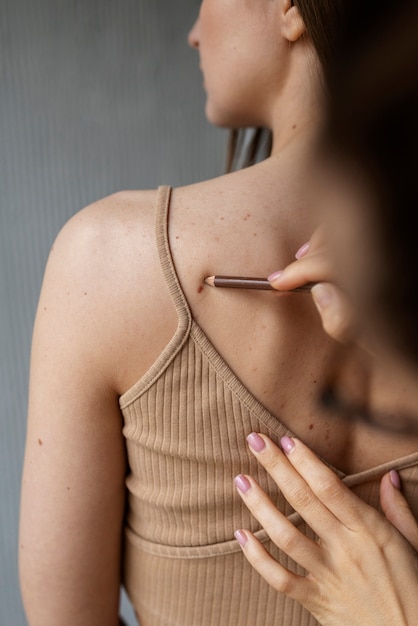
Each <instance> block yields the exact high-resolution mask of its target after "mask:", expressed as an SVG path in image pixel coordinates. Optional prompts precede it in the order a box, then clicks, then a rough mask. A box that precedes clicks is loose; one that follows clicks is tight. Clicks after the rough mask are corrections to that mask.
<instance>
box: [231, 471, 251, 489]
mask: <svg viewBox="0 0 418 626" xmlns="http://www.w3.org/2000/svg"><path fill="white" fill-rule="evenodd" d="M234 483H235V487H236V488H237V489H239V490H240V491H241V493H247V491H249V489H250V488H251V484H250V481H249V480H248V478H246V477H245V476H243V475H242V474H240V475H239V476H235V478H234Z"/></svg>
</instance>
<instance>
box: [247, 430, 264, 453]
mask: <svg viewBox="0 0 418 626" xmlns="http://www.w3.org/2000/svg"><path fill="white" fill-rule="evenodd" d="M247 441H248V445H249V446H250V448H251V449H252V450H254V452H261V451H262V450H264V448H265V447H266V442H265V441H264V439H262V438H261V437H260V435H258V434H257V433H251V435H248V437H247Z"/></svg>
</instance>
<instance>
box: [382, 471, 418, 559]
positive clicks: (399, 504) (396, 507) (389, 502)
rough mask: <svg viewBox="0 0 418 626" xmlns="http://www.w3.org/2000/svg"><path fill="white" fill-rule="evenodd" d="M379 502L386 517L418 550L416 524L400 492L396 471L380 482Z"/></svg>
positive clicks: (417, 527) (417, 525) (417, 528)
mask: <svg viewBox="0 0 418 626" xmlns="http://www.w3.org/2000/svg"><path fill="white" fill-rule="evenodd" d="M380 504H381V506H382V510H383V512H384V514H385V515H386V517H387V519H388V520H389V521H390V522H391V524H393V526H395V528H397V530H399V532H400V533H401V534H402V535H403V536H404V537H405V539H406V540H407V541H409V543H410V544H411V545H412V547H413V548H414V550H417V551H418V524H417V521H416V519H415V517H414V515H413V513H412V511H411V509H410V508H409V504H408V502H407V501H406V500H405V497H404V496H403V494H402V492H401V483H400V477H399V474H398V472H395V473H393V472H391V473H390V474H386V475H385V476H384V477H383V478H382V481H381V483H380Z"/></svg>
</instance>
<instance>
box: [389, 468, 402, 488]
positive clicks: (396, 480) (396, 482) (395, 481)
mask: <svg viewBox="0 0 418 626" xmlns="http://www.w3.org/2000/svg"><path fill="white" fill-rule="evenodd" d="M389 476H390V482H391V483H392V485H393V486H394V487H395V489H400V488H401V477H400V476H399V472H397V471H396V470H392V471H391V472H390V473H389Z"/></svg>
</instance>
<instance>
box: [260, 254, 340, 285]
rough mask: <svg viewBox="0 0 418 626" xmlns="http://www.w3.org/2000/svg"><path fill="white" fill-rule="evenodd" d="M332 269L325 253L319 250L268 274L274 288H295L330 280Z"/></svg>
mask: <svg viewBox="0 0 418 626" xmlns="http://www.w3.org/2000/svg"><path fill="white" fill-rule="evenodd" d="M332 278H333V276H332V271H331V267H330V264H329V261H328V259H327V257H326V256H325V254H321V253H320V252H316V253H312V254H308V255H306V256H304V257H303V258H301V259H299V260H298V261H294V262H293V263H291V264H290V265H288V266H287V267H286V268H285V269H284V270H283V271H281V272H276V273H274V274H271V275H270V276H269V281H270V283H271V285H272V287H273V288H274V289H277V290H278V291H280V290H288V289H295V288H296V287H300V286H301V285H305V284H306V283H310V282H318V281H327V282H331V281H332Z"/></svg>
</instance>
